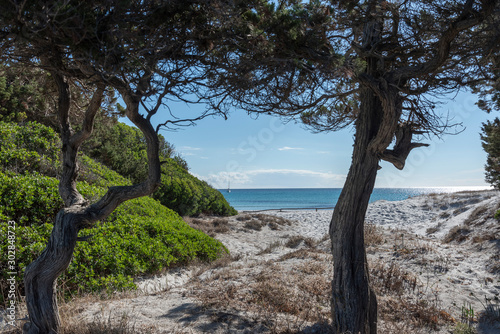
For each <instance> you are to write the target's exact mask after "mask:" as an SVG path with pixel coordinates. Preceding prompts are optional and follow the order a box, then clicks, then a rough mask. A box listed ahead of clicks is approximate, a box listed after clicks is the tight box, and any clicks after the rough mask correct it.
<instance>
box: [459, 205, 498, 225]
mask: <svg viewBox="0 0 500 334" xmlns="http://www.w3.org/2000/svg"><path fill="white" fill-rule="evenodd" d="M488 211H489V209H488V207H487V206H486V205H482V206H478V207H477V208H475V209H474V211H472V212H471V214H470V215H469V217H467V218H466V219H465V220H464V225H465V226H478V225H482V224H484V223H485V222H486V220H487V219H488V218H493V216H494V215H495V212H494V211H493V212H491V213H489V212H488Z"/></svg>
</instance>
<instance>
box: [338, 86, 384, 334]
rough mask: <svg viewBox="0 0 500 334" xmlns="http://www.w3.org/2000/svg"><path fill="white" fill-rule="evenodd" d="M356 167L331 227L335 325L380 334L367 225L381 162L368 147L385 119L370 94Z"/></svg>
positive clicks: (360, 124) (355, 154)
mask: <svg viewBox="0 0 500 334" xmlns="http://www.w3.org/2000/svg"><path fill="white" fill-rule="evenodd" d="M361 99H362V101H363V105H362V109H361V114H360V116H359V118H358V121H357V123H356V139H355V143H354V152H353V157H352V164H351V168H350V170H349V173H348V175H347V179H346V183H345V185H344V188H343V189H342V192H341V194H340V197H339V200H338V202H337V205H336V206H335V210H334V212H333V217H332V221H331V223H330V237H331V240H332V254H333V263H334V272H333V281H332V304H331V305H332V319H333V323H334V327H335V329H336V330H337V332H338V333H344V332H347V331H350V332H351V333H362V334H367V333H370V334H372V333H376V332H377V326H376V324H377V300H376V296H375V294H374V293H373V291H372V290H371V288H370V279H369V272H368V265H367V262H366V253H365V243H364V235H363V231H364V221H365V214H366V209H367V207H368V202H369V200H370V195H371V193H372V191H373V187H374V185H375V179H376V176H377V169H378V167H379V164H378V163H379V158H378V157H377V156H376V155H375V154H374V153H372V152H370V150H369V149H368V146H369V144H370V141H371V140H372V139H373V137H374V136H375V135H376V134H377V132H378V128H379V126H380V121H381V119H382V117H381V115H380V113H381V110H382V106H381V104H380V101H379V100H378V99H377V98H376V97H375V96H374V94H373V93H372V92H370V90H365V91H364V93H363V94H362V96H361Z"/></svg>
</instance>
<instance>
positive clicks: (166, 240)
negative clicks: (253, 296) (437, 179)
mask: <svg viewBox="0 0 500 334" xmlns="http://www.w3.org/2000/svg"><path fill="white" fill-rule="evenodd" d="M111 174H112V173H111ZM0 185H1V188H0V197H1V200H2V202H1V203H0V210H1V211H0V212H1V218H2V221H3V222H4V223H2V224H1V229H0V232H1V233H0V235H3V236H5V235H7V224H6V222H7V221H8V220H15V221H16V223H17V224H16V225H17V229H16V239H17V240H16V265H17V268H16V271H17V272H18V273H19V274H18V275H17V276H16V279H17V280H18V288H19V292H20V293H23V282H22V277H23V275H22V273H23V272H24V269H25V267H26V265H28V264H29V263H31V262H32V261H33V260H34V259H35V258H36V257H37V256H39V255H40V253H41V252H42V251H43V249H44V248H45V246H46V243H47V240H48V238H49V236H50V233H51V230H52V226H53V220H54V219H55V214H56V212H57V211H58V210H59V209H60V208H61V207H62V201H61V200H60V198H59V196H58V193H57V180H56V179H54V178H50V177H45V176H40V175H22V176H21V175H15V176H12V175H5V174H0ZM77 187H78V189H79V191H80V192H81V193H82V195H84V196H85V198H92V197H94V198H97V196H98V195H102V194H104V192H105V191H106V189H105V188H101V187H96V186H95V185H90V184H89V183H87V182H80V183H78V185H77ZM13 218H14V219H13ZM80 234H81V236H86V235H92V237H91V238H90V239H89V240H88V241H87V242H79V243H78V244H77V247H76V249H75V253H74V259H73V261H72V263H71V264H70V266H69V268H68V270H67V271H66V272H65V273H64V275H62V277H61V278H60V284H62V285H63V286H64V287H65V288H64V291H65V292H67V293H69V294H73V293H78V292H93V291H98V290H101V289H106V290H108V291H113V290H116V289H129V288H133V287H134V284H133V279H132V277H133V276H137V275H149V274H155V273H158V272H160V271H162V270H164V269H165V268H168V267H170V266H173V265H181V264H186V263H188V262H190V261H192V260H194V259H199V260H202V261H211V260H214V259H216V258H217V257H218V256H219V255H220V254H221V253H224V252H227V249H226V248H225V247H224V246H223V245H222V244H221V243H220V242H219V241H217V240H214V239H212V238H210V237H208V236H207V235H205V234H203V233H202V232H200V231H197V230H195V229H192V228H191V227H189V226H188V225H187V224H186V223H185V222H184V221H183V220H182V218H180V217H179V216H178V215H177V214H176V213H175V212H173V211H172V210H170V209H168V208H166V207H164V206H163V205H161V204H160V203H159V202H158V201H156V200H154V199H152V198H150V197H142V198H138V199H135V200H131V201H128V202H125V203H123V204H122V205H121V206H120V207H119V208H118V209H117V210H115V211H114V212H113V213H112V214H111V215H110V216H109V217H108V218H107V219H106V221H104V222H102V223H99V224H98V225H97V226H95V227H94V228H92V229H88V230H83V231H81V232H80ZM7 246H8V245H7V240H6V238H2V240H1V241H0V272H2V275H3V277H2V280H1V283H0V285H2V286H0V291H6V285H5V284H6V279H7V278H8V275H7V272H9V271H10V270H7V267H6V266H7V256H8V252H7ZM4 298H5V296H3V295H0V303H3V302H4Z"/></svg>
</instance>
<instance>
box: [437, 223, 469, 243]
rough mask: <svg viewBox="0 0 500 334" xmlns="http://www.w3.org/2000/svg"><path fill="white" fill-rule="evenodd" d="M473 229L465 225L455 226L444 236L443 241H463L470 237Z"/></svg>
mask: <svg viewBox="0 0 500 334" xmlns="http://www.w3.org/2000/svg"><path fill="white" fill-rule="evenodd" d="M470 232H471V230H470V229H469V228H467V227H465V226H464V225H460V226H455V227H453V228H452V229H450V231H449V232H448V234H446V235H445V236H444V238H443V242H445V243H450V242H452V241H456V242H463V241H465V240H467V239H468V238H469V234H470Z"/></svg>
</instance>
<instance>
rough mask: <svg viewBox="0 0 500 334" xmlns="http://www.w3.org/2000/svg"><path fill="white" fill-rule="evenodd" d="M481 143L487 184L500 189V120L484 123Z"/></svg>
mask: <svg viewBox="0 0 500 334" xmlns="http://www.w3.org/2000/svg"><path fill="white" fill-rule="evenodd" d="M481 130H482V133H481V141H482V146H483V149H484V150H485V152H486V153H487V154H488V156H487V158H486V165H485V169H486V182H488V183H490V184H491V185H492V186H493V187H495V188H496V189H500V119H498V118H495V120H494V121H492V122H491V121H488V122H486V123H483V127H482V128H481Z"/></svg>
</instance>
